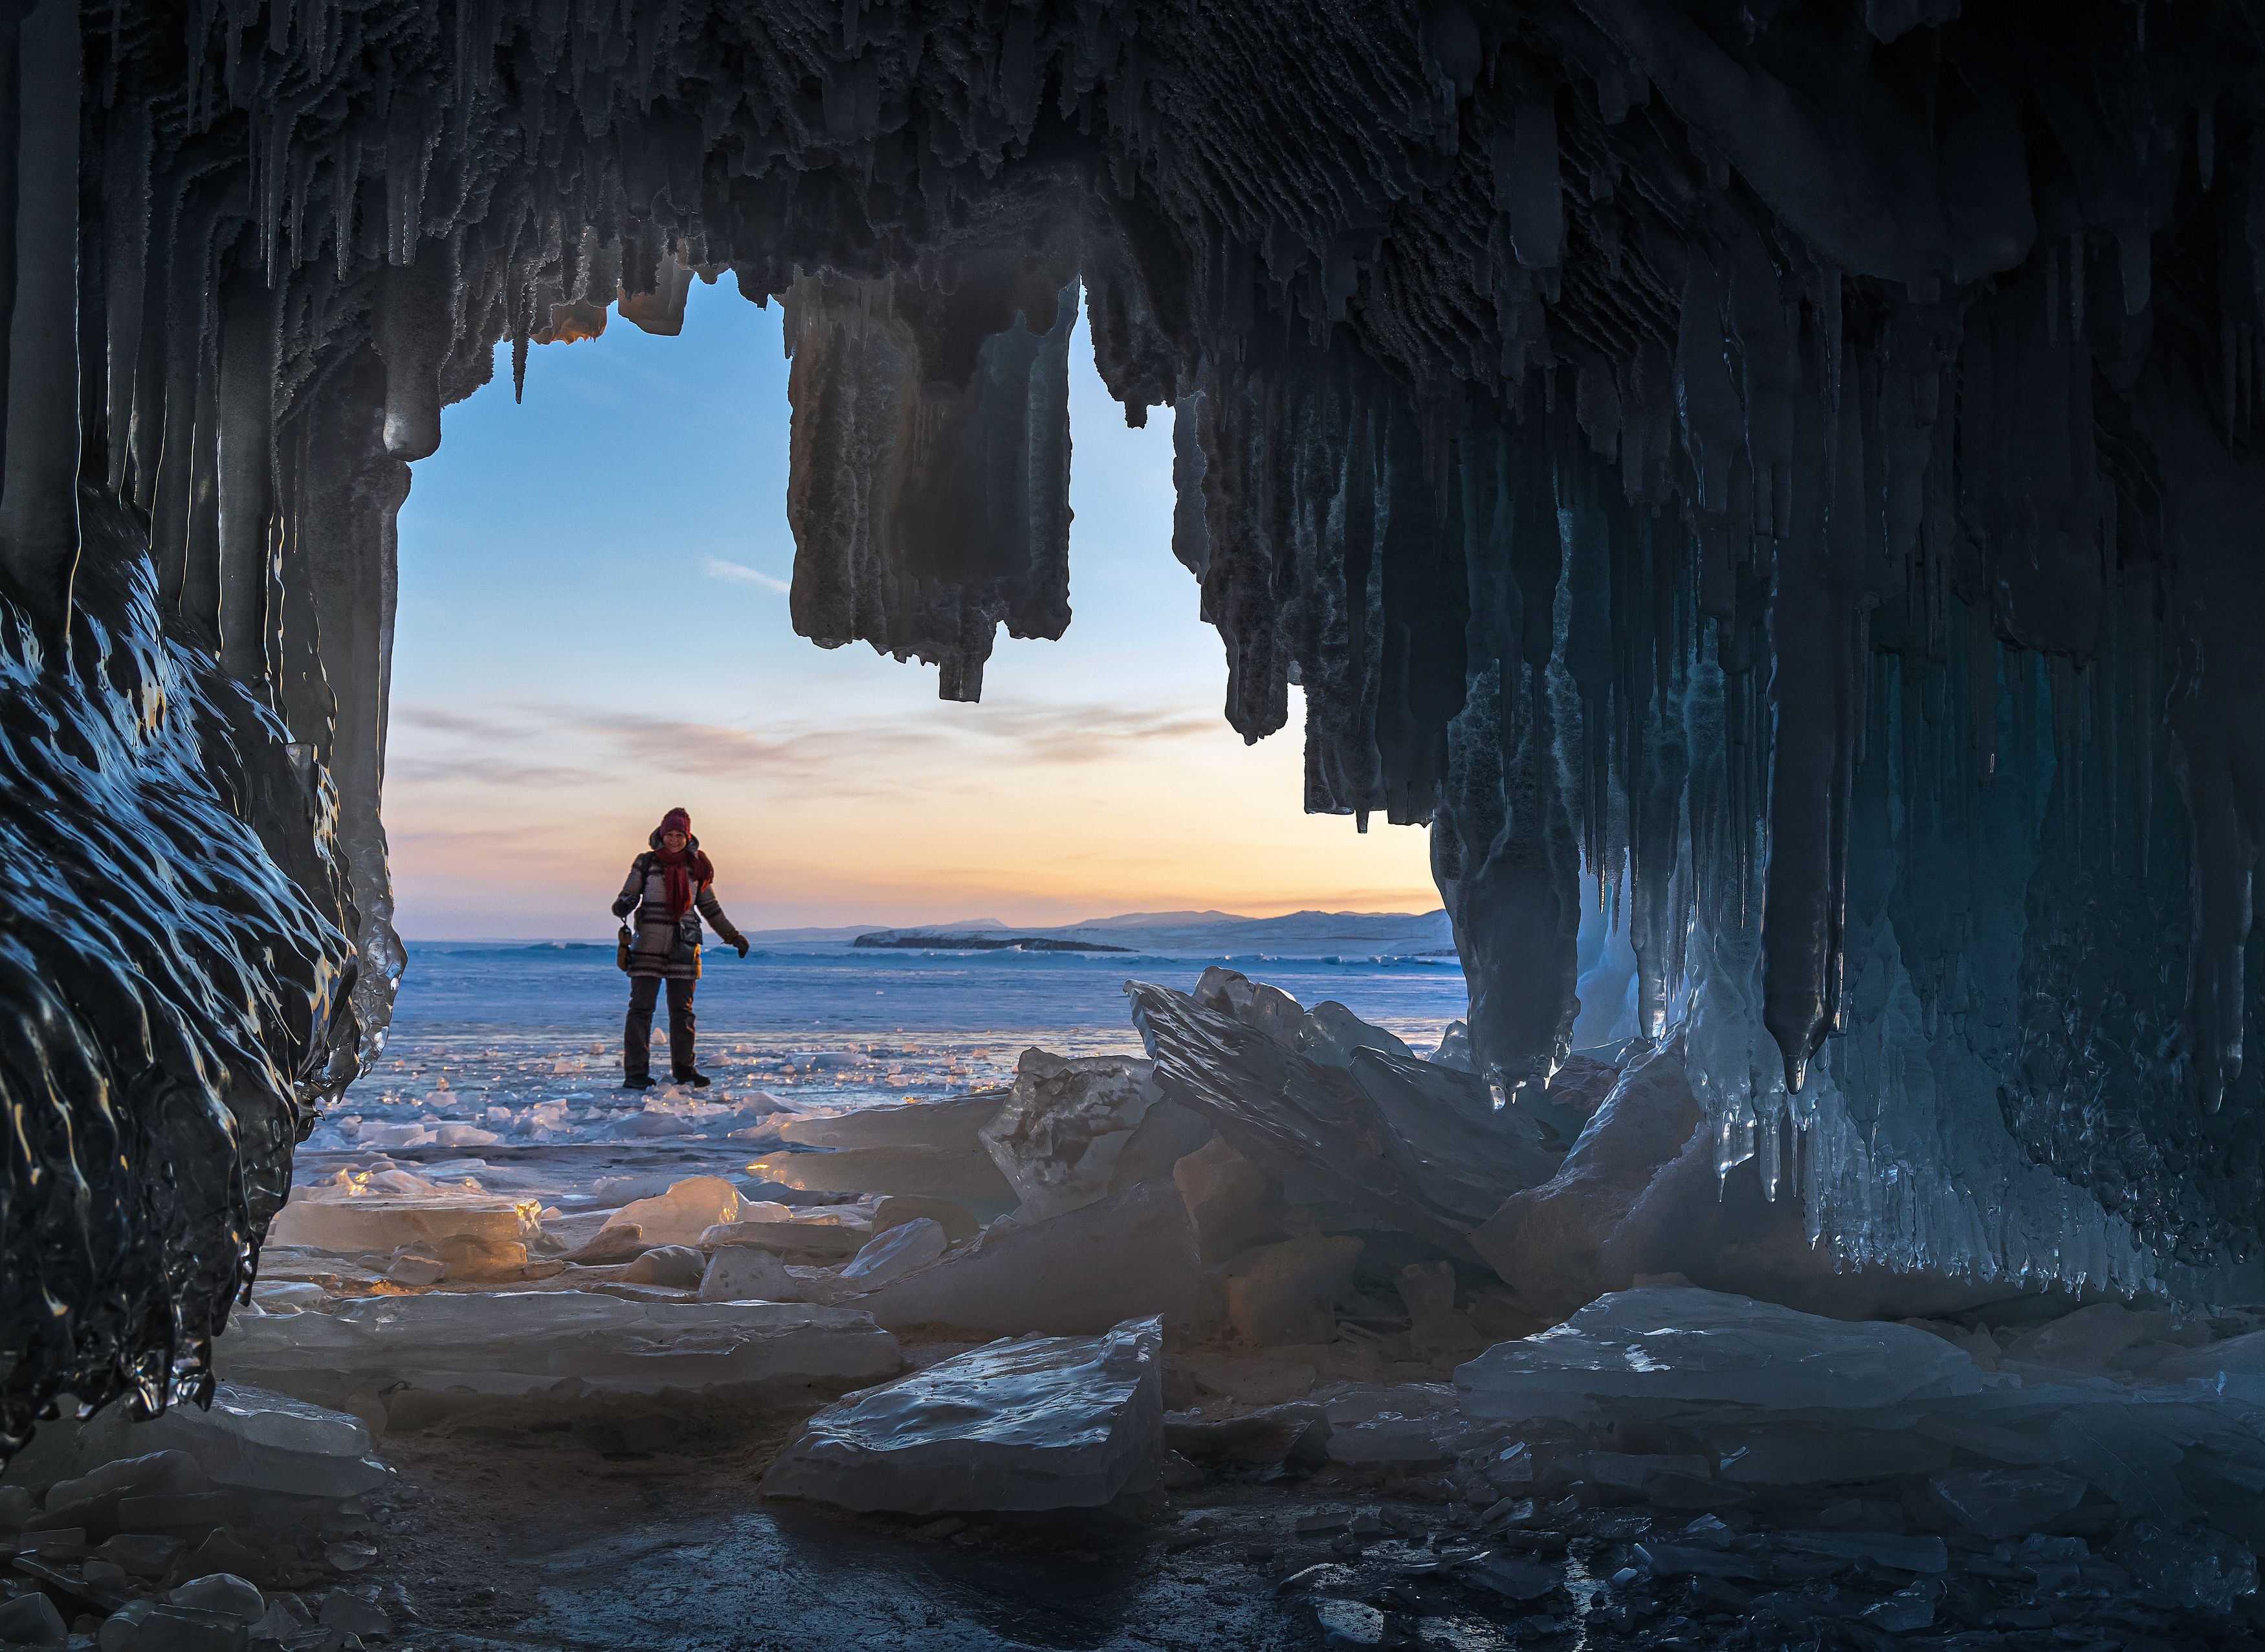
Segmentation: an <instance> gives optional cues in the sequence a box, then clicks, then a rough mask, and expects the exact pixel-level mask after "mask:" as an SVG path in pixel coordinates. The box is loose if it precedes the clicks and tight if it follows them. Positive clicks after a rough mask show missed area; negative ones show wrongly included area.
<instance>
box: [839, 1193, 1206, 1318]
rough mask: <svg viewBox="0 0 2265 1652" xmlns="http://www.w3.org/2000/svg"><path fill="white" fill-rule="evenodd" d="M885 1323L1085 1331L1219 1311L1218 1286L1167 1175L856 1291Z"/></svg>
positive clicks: (1008, 1227)
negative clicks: (1199, 1257)
mask: <svg viewBox="0 0 2265 1652" xmlns="http://www.w3.org/2000/svg"><path fill="white" fill-rule="evenodd" d="M856 1303H857V1306H859V1307H860V1308H863V1309H864V1310H866V1311H867V1312H868V1313H870V1314H872V1316H873V1318H874V1320H875V1321H877V1322H878V1323H879V1324H882V1325H885V1326H891V1327H896V1326H906V1325H923V1324H936V1325H951V1326H958V1327H960V1328H964V1329H966V1330H972V1331H990V1332H994V1333H998V1332H1006V1333H1017V1332H1025V1331H1027V1332H1037V1333H1045V1332H1081V1333H1093V1332H1098V1331H1102V1330H1105V1329H1106V1328H1109V1327H1110V1326H1111V1325H1114V1324H1117V1323H1118V1322H1119V1321H1124V1320H1128V1319H1134V1318H1142V1317H1147V1316H1148V1315H1152V1314H1161V1315H1162V1317H1163V1318H1164V1319H1165V1320H1166V1321H1168V1322H1169V1323H1171V1324H1173V1325H1174V1326H1175V1327H1176V1328H1177V1327H1183V1326H1191V1325H1198V1324H1205V1323H1210V1322H1212V1321H1215V1320H1216V1319H1217V1318H1218V1317H1219V1313H1218V1296H1217V1288H1216V1286H1215V1285H1213V1283H1212V1282H1211V1281H1209V1280H1207V1279H1205V1277H1203V1275H1202V1272H1201V1270H1199V1268H1198V1265H1197V1262H1196V1242H1195V1230H1194V1228H1193V1227H1192V1226H1190V1225H1189V1221H1188V1212H1187V1206H1186V1205H1184V1204H1182V1203H1181V1202H1180V1196H1179V1194H1178V1192H1177V1191H1176V1190H1175V1189H1174V1188H1173V1187H1172V1186H1171V1184H1170V1183H1165V1184H1164V1185H1163V1186H1162V1187H1141V1188H1135V1189H1133V1190H1132V1191H1131V1192H1128V1193H1119V1194H1116V1195H1113V1196H1112V1197H1109V1198H1106V1199H1103V1200H1101V1201H1100V1202H1099V1203H1097V1204H1087V1205H1083V1206H1081V1207H1080V1208H1079V1209H1077V1210H1074V1211H1071V1212H1068V1213H1067V1215H1063V1216H1057V1217H1054V1218H1052V1219H1050V1220H1047V1221H1043V1222H1031V1223H1027V1224H1023V1223H1008V1224H1005V1225H1003V1226H994V1227H993V1228H992V1229H990V1230H989V1231H988V1232H987V1233H986V1234H985V1235H984V1237H983V1240H982V1241H981V1243H980V1244H978V1245H971V1246H963V1247H961V1248H959V1249H958V1250H955V1251H953V1252H951V1253H950V1255H946V1256H945V1257H943V1259H942V1260H941V1261H939V1262H935V1263H930V1264H929V1266H927V1267H925V1268H921V1269H919V1270H915V1271H914V1272H912V1273H908V1274H907V1275H905V1276H904V1277H902V1278H899V1279H894V1280H892V1281H890V1282H889V1283H888V1284H884V1285H882V1286H881V1288H880V1289H879V1290H878V1291H875V1292H871V1293H870V1295H867V1296H863V1297H859V1298H858V1299H856Z"/></svg>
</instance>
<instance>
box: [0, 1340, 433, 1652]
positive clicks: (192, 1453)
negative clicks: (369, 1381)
mask: <svg viewBox="0 0 2265 1652" xmlns="http://www.w3.org/2000/svg"><path fill="white" fill-rule="evenodd" d="M392 1481H393V1475H392V1473H391V1471H390V1470H389V1469H388V1468H386V1467H385V1466H384V1465H382V1463H380V1462H378V1461H377V1460H376V1459H375V1457H374V1456H373V1455H372V1454H371V1439H370V1435H369V1431H368V1429H366V1428H365V1427H364V1426H363V1424H362V1423H361V1422H360V1421H359V1420H358V1419H356V1418H354V1417H353V1416H349V1415H345V1414H343V1413H340V1412H337V1411H330V1410H325V1409H324V1408H321V1407H319V1406H315V1405H310V1404H306V1403H304V1402H302V1401H297V1400H293V1399H289V1398H287V1397H285V1396H284V1395H281V1394H273V1393H268V1392H266V1391H264V1390H261V1389H258V1388H252V1387H246V1386H241V1385H236V1384H228V1383H223V1384H222V1385H220V1386H219V1387H218V1389H217V1390H216V1391H215V1394H214V1396H213V1402H212V1406H211V1408H210V1409H209V1410H205V1409H200V1408H194V1407H189V1406H178V1407H175V1408H172V1409H171V1410H169V1411H168V1412H166V1413H165V1414H164V1415H162V1416H159V1417H157V1418H154V1419H152V1420H150V1421H149V1422H146V1423H127V1421H126V1420H125V1418H124V1417H123V1415H121V1414H120V1413H119V1412H118V1411H116V1410H112V1411H108V1412H105V1413H102V1414H100V1415H98V1416H97V1417H96V1418H95V1419H93V1420H92V1421H91V1422H90V1423H85V1424H84V1425H69V1424H58V1425H57V1426H55V1428H54V1429H45V1428H43V1429H42V1430H41V1431H40V1439H39V1441H38V1442H37V1444H36V1445H35V1446H34V1448H33V1450H31V1451H29V1452H25V1453H24V1454H23V1455H22V1456H21V1457H19V1458H18V1459H17V1460H16V1461H15V1462H14V1463H13V1464H11V1467H10V1471H9V1474H8V1478H7V1480H6V1481H5V1482H4V1483H0V1539H4V1540H6V1541H7V1542H8V1546H9V1547H10V1548H11V1549H12V1550H13V1551H14V1554H15V1560H14V1573H15V1576H16V1580H17V1581H18V1582H19V1583H25V1584H36V1585H37V1586H38V1587H39V1588H40V1590H42V1591H44V1594H45V1595H46V1596H47V1597H48V1598H47V1605H46V1608H45V1612H42V1610H41V1605H40V1600H41V1597H40V1596H36V1595H25V1596H19V1597H17V1598H16V1599H15V1600H12V1601H10V1602H8V1603H7V1604H5V1605H0V1640H7V1641H24V1642H27V1643H29V1644H31V1645H34V1646H55V1647H62V1646H63V1645H64V1644H65V1627H66V1626H65V1620H64V1619H63V1617H62V1613H61V1612H59V1611H57V1610H56V1609H55V1607H54V1605H53V1604H52V1599H53V1597H56V1596H60V1597H62V1598H64V1599H66V1600H69V1601H70V1602H72V1603H74V1605H75V1607H76V1610H77V1611H78V1612H79V1613H81V1614H82V1615H88V1614H91V1615H92V1616H94V1617H97V1618H99V1619H102V1622H101V1626H100V1628H99V1630H98V1634H97V1637H96V1641H95V1644H98V1646H99V1647H100V1648H101V1649H102V1652H135V1648H140V1649H141V1652H174V1649H175V1648H186V1647H195V1648H210V1652H242V1649H243V1648H246V1647H248V1646H253V1645H259V1644H263V1643H264V1644H274V1643H277V1642H283V1643H288V1644H295V1645H302V1646H313V1645H316V1644H317V1643H318V1642H323V1641H324V1631H326V1630H327V1631H329V1635H328V1641H327V1644H330V1645H332V1646H335V1645H338V1644H339V1643H340V1641H339V1636H340V1635H341V1634H344V1633H346V1632H353V1633H359V1634H371V1633H379V1634H382V1633H384V1632H385V1631H386V1629H387V1628H388V1627H389V1625H388V1618H387V1614H386V1613H385V1612H384V1611H383V1609H382V1607H380V1606H379V1605H377V1604H376V1603H375V1601H374V1600H373V1599H371V1598H370V1597H369V1595H368V1593H366V1592H364V1591H361V1590H357V1588H356V1587H355V1585H354V1583H353V1575H354V1574H356V1573H359V1572H361V1571H362V1570H363V1569H364V1568H368V1566H369V1565H370V1564H371V1563H372V1562H373V1561H375V1558H376V1554H377V1549H376V1547H375V1542H376V1539H377V1537H378V1534H379V1529H380V1526H381V1525H382V1521H383V1517H384V1510H383V1507H382V1504H383V1503H384V1499H385V1497H386V1495H387V1493H388V1492H389V1490H390V1486H391V1483H392ZM42 1627H44V1633H41V1630H42ZM71 1644H73V1645H77V1644H80V1643H79V1642H76V1641H72V1642H71Z"/></svg>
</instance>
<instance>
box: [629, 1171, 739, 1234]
mask: <svg viewBox="0 0 2265 1652" xmlns="http://www.w3.org/2000/svg"><path fill="white" fill-rule="evenodd" d="M738 1220H739V1189H738V1188H736V1187H734V1186H732V1183H729V1182H726V1181H725V1179H724V1178H723V1177H722V1176H719V1175H700V1176H688V1177H687V1178H685V1179H684V1180H683V1181H681V1182H676V1183H671V1184H670V1186H669V1189H668V1190H667V1191H666V1193H662V1194H659V1195H657V1196H655V1197H650V1198H641V1199H633V1200H631V1201H630V1203H629V1204H624V1205H623V1206H622V1207H621V1208H620V1209H619V1210H617V1211H615V1212H614V1213H613V1214H612V1215H611V1216H609V1217H608V1218H607V1219H606V1227H615V1228H617V1227H630V1226H635V1227H638V1228H641V1229H643V1230H644V1232H643V1238H644V1240H645V1243H646V1244H648V1245H696V1244H698V1243H699V1242H700V1236H701V1234H703V1233H705V1232H707V1230H708V1229H710V1228H711V1227H714V1226H717V1225H719V1224H722V1223H727V1222H736V1221H738ZM604 1232H605V1228H601V1229H600V1230H599V1233H600V1235H601V1237H602V1235H603V1234H604ZM593 1242H595V1241H593Z"/></svg>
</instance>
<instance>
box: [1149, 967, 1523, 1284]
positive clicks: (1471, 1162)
mask: <svg viewBox="0 0 2265 1652" xmlns="http://www.w3.org/2000/svg"><path fill="white" fill-rule="evenodd" d="M1125 992H1126V993H1127V994H1128V995H1129V996H1130V997H1131V999H1132V1022H1133V1024H1134V1025H1135V1026H1136V1027H1138V1028H1139V1029H1140V1036H1141V1037H1142V1038H1143V1039H1144V1040H1145V1041H1146V1043H1147V1047H1148V1053H1149V1055H1150V1057H1151V1058H1152V1059H1154V1062H1155V1064H1156V1065H1155V1081H1156V1085H1157V1088H1159V1089H1161V1090H1162V1092H1163V1093H1164V1095H1165V1096H1166V1097H1167V1098H1168V1099H1169V1100H1171V1101H1175V1102H1177V1103H1181V1104H1182V1105H1183V1106H1185V1107H1187V1108H1190V1109H1191V1110H1193V1111H1195V1112H1198V1113H1200V1114H1202V1115H1204V1116H1205V1117H1208V1118H1209V1119H1210V1120H1211V1121H1212V1123H1213V1124H1214V1125H1215V1126H1216V1127H1217V1129H1218V1131H1219V1133H1220V1135H1221V1136H1222V1137H1224V1138H1225V1139H1227V1142H1228V1144H1229V1145H1230V1146H1233V1147H1234V1150H1235V1151H1236V1152H1237V1153H1241V1154H1242V1156H1243V1157H1244V1158H1246V1159H1248V1160H1249V1161H1250V1162H1251V1163H1252V1164H1253V1165H1256V1167H1257V1168H1259V1169H1260V1170H1262V1171H1264V1173H1265V1174H1266V1175H1269V1176H1271V1178H1273V1179H1274V1180H1275V1181H1276V1182H1278V1183H1280V1184H1281V1185H1282V1188H1283V1190H1284V1192H1285V1194H1286V1195H1287V1197H1289V1198H1290V1199H1291V1201H1292V1202H1293V1203H1295V1204H1305V1205H1308V1206H1311V1207H1313V1208H1314V1209H1315V1212H1316V1213H1317V1214H1319V1215H1321V1216H1322V1222H1323V1226H1330V1225H1331V1224H1332V1223H1333V1222H1336V1221H1342V1220H1345V1219H1348V1218H1350V1219H1352V1220H1354V1221H1357V1222H1358V1223H1360V1224H1361V1225H1367V1224H1369V1223H1373V1222H1377V1221H1382V1222H1385V1223H1387V1224H1389V1225H1391V1226H1396V1227H1401V1228H1404V1229H1406V1230H1407V1231H1409V1232H1410V1233H1413V1234H1417V1235H1419V1236H1421V1237H1422V1238H1424V1239H1427V1240H1429V1241H1431V1242H1432V1243H1433V1244H1436V1245H1438V1246H1441V1247H1443V1248H1446V1249H1448V1250H1451V1251H1453V1252H1454V1253H1455V1254H1457V1255H1465V1256H1468V1255H1474V1254H1475V1253H1474V1252H1473V1251H1472V1250H1471V1248H1470V1246H1469V1244H1468V1240H1467V1235H1468V1234H1469V1232H1470V1230H1471V1229H1472V1228H1474V1227H1475V1226H1478V1225H1479V1224H1480V1223H1482V1222H1483V1221H1485V1220H1486V1219H1488V1218H1489V1217H1490V1216H1491V1215H1493V1214H1494V1212H1496V1210H1497V1209H1498V1208H1499V1207H1500V1206H1501V1204H1502V1201H1503V1200H1504V1197H1507V1196H1508V1195H1509V1194H1511V1193H1513V1192H1516V1191H1517V1190H1518V1189H1520V1188H1526V1187H1532V1186H1533V1185H1534V1184H1535V1183H1540V1182H1544V1181H1547V1180H1548V1178H1549V1177H1550V1176H1551V1175H1554V1174H1555V1170H1556V1168H1557V1162H1558V1160H1559V1157H1560V1156H1561V1155H1560V1153H1557V1152H1556V1151H1554V1150H1551V1149H1549V1148H1547V1147H1545V1146H1542V1145H1540V1144H1539V1143H1537V1142H1535V1141H1532V1140H1528V1139H1522V1138H1520V1137H1519V1136H1518V1135H1516V1134H1514V1133H1512V1132H1511V1131H1509V1130H1507V1129H1504V1128H1503V1127H1502V1126H1501V1124H1500V1123H1499V1121H1497V1120H1496V1119H1495V1118H1494V1117H1492V1111H1493V1110H1492V1103H1491V1102H1490V1100H1489V1097H1488V1095H1487V1092H1486V1087H1485V1086H1484V1085H1483V1084H1482V1083H1481V1082H1480V1081H1478V1080H1477V1079H1475V1078H1474V1077H1473V1076H1471V1075H1470V1074H1468V1073H1456V1072H1453V1070H1452V1069H1449V1068H1446V1067H1440V1066H1433V1065H1432V1064H1431V1063H1428V1062H1419V1061H1413V1060H1403V1059H1400V1058H1397V1057H1395V1056H1391V1055H1387V1054H1383V1053H1380V1052H1377V1051H1375V1050H1373V1049H1366V1048H1364V1049H1360V1050H1358V1051H1356V1052H1354V1053H1353V1054H1352V1056H1351V1066H1350V1068H1349V1069H1341V1068H1337V1067H1334V1066H1323V1065H1322V1064H1321V1063H1320V1062H1317V1061H1315V1060H1314V1059H1312V1058H1311V1057H1309V1056H1307V1055H1305V1054H1303V1053H1300V1052H1299V1051H1298V1050H1296V1049H1294V1048H1293V1047H1291V1045H1289V1044H1285V1043H1283V1042H1280V1041H1279V1040H1278V1039H1277V1038H1275V1037H1270V1036H1269V1035H1268V1034H1267V1033H1266V1032H1264V1031H1261V1030H1258V1029H1257V1028H1256V1027H1254V1026H1252V1025H1250V1024H1249V1023H1248V1022H1244V1021H1242V1020H1238V1019H1236V1018H1235V1017H1234V1016H1231V1015H1224V1014H1221V1013H1220V1012H1219V1011H1217V1010H1214V1009H1207V1008H1204V1007H1203V1006H1202V1005H1201V1004H1199V1003H1198V1002H1197V1001H1195V1000H1194V999H1193V998H1191V997H1190V996H1189V995H1188V994H1186V993H1176V992H1174V991H1172V990H1171V989H1170V988H1169V987H1163V986H1152V985H1150V984H1148V983H1147V982H1141V981H1132V982H1128V983H1127V984H1126V986H1125Z"/></svg>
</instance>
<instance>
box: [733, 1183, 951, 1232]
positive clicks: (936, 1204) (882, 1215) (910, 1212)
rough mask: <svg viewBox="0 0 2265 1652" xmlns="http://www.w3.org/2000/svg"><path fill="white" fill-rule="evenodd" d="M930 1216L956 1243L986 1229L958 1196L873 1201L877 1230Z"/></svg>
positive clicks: (744, 1217) (896, 1196) (895, 1196)
mask: <svg viewBox="0 0 2265 1652" xmlns="http://www.w3.org/2000/svg"><path fill="white" fill-rule="evenodd" d="M923 1216H924V1217H926V1218H928V1219H929V1220H930V1221H932V1222H934V1223H936V1226H939V1227H941V1228H943V1236H944V1237H945V1238H946V1239H948V1240H950V1241H951V1242H952V1243H953V1244H955V1245H956V1244H958V1242H959V1241H961V1240H963V1239H972V1238H974V1237H975V1235H976V1234H979V1233H980V1232H982V1230H983V1224H982V1223H980V1222H979V1221H977V1220H976V1219H975V1212H972V1211H971V1210H969V1209H968V1208H967V1207H966V1206H965V1204H961V1203H960V1202H959V1201H958V1200H957V1199H936V1198H924V1197H921V1196H920V1195H919V1194H916V1193H891V1194H886V1195H884V1196H883V1197H881V1198H879V1199H878V1200H876V1201H875V1202H874V1204H873V1231H874V1232H875V1233H877V1234H880V1233H885V1232H887V1231H888V1230H889V1229H890V1228H892V1227H895V1226H899V1224H901V1223H904V1222H910V1221H915V1220H917V1219H920V1218H921V1217H923ZM739 1219H740V1220H742V1221H745V1220H747V1211H746V1209H745V1208H744V1207H742V1209H741V1211H740V1214H739Z"/></svg>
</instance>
